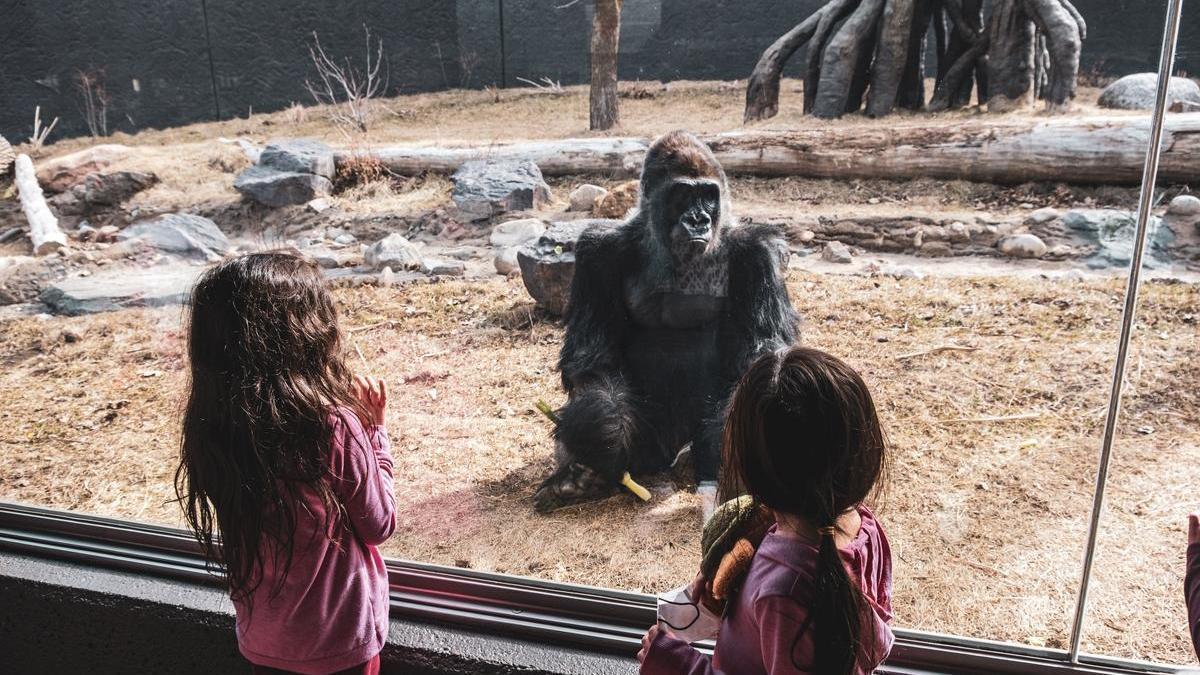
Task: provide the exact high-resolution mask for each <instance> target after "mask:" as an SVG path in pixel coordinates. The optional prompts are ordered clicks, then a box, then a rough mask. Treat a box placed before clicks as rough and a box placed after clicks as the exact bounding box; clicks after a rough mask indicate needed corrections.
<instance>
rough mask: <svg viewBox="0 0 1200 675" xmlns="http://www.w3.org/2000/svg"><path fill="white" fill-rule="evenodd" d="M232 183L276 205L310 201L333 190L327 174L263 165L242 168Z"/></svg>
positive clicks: (263, 200)
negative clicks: (319, 174)
mask: <svg viewBox="0 0 1200 675" xmlns="http://www.w3.org/2000/svg"><path fill="white" fill-rule="evenodd" d="M233 187H234V188H236V189H237V191H238V192H240V193H242V195H243V196H245V197H248V198H249V199H252V200H254V201H256V202H258V203H259V204H264V205H266V206H275V207H278V206H289V205H291V204H307V203H308V202H310V201H312V200H314V199H316V198H317V197H324V196H326V195H328V194H330V193H331V192H332V191H333V183H331V182H329V179H328V178H326V177H324V176H318V175H316V174H312V173H302V172H299V171H280V170H278V169H273V168H271V167H269V166H263V165H255V166H252V167H250V168H249V169H246V170H245V171H243V172H242V173H241V174H239V175H238V177H237V178H235V179H234V181H233Z"/></svg>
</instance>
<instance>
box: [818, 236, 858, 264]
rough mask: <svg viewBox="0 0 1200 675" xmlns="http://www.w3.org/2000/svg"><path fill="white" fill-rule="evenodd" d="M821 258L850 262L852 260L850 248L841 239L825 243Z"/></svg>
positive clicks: (844, 262)
mask: <svg viewBox="0 0 1200 675" xmlns="http://www.w3.org/2000/svg"><path fill="white" fill-rule="evenodd" d="M821 260H824V261H826V262H832V263H842V264H849V263H850V261H851V259H850V249H849V248H847V247H846V245H845V244H843V243H842V242H840V241H831V242H829V243H828V244H825V248H824V249H823V250H822V251H821Z"/></svg>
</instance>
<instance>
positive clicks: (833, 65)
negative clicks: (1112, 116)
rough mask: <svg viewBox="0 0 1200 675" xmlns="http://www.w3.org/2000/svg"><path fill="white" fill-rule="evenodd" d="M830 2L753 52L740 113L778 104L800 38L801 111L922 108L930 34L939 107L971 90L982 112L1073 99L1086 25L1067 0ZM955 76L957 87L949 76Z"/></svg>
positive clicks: (766, 112) (763, 113)
mask: <svg viewBox="0 0 1200 675" xmlns="http://www.w3.org/2000/svg"><path fill="white" fill-rule="evenodd" d="M983 5H984V2H983V0H828V2H827V3H826V4H825V5H824V6H823V7H821V9H819V10H817V12H815V13H814V14H812V15H811V16H809V17H808V18H807V19H805V20H804V22H803V23H801V24H800V25H798V26H796V27H795V28H793V29H792V30H791V31H789V32H788V33H786V34H785V35H783V37H781V38H779V39H778V40H776V41H775V42H774V43H773V44H772V45H771V46H770V47H769V48H767V50H766V51H765V52H763V54H762V56H761V57H760V58H759V61H758V64H757V65H756V66H755V68H754V72H753V73H752V74H751V76H750V80H749V84H748V85H747V88H746V110H745V115H744V119H745V121H747V122H749V121H752V120H759V119H766V118H768V117H771V116H773V115H775V114H776V113H777V112H778V110H779V79H780V77H781V76H782V72H783V67H784V63H785V62H786V61H787V59H788V58H789V57H790V56H791V55H792V54H794V53H795V51H796V50H797V49H799V48H800V46H801V45H803V44H805V43H806V42H807V45H808V55H807V57H806V60H805V68H804V112H805V113H811V114H813V115H815V116H817V117H837V116H840V115H842V114H844V113H846V112H856V111H858V110H859V109H860V108H861V106H862V101H863V98H864V96H865V97H866V101H867V110H866V112H867V114H868V115H869V116H871V117H881V116H883V115H886V114H888V113H889V112H891V111H892V110H893V109H894V108H896V107H900V108H906V109H910V110H919V109H921V108H922V107H924V105H925V86H924V59H925V47H926V44H927V43H928V41H929V33H930V32H931V31H932V33H933V38H934V40H935V43H934V50H933V51H934V53H935V54H936V56H937V78H936V85H935V91H936V92H937V107H938V108H939V109H945V108H961V107H963V106H966V105H968V104H970V102H971V94H972V91H973V90H974V91H977V92H978V96H977V100H978V101H979V102H980V103H981V104H982V103H987V104H988V109H989V110H994V111H1003V110H1008V109H1011V108H1014V107H1017V106H1022V105H1027V104H1029V103H1031V102H1032V100H1033V99H1034V98H1045V100H1046V101H1047V102H1048V105H1049V106H1050V107H1051V108H1056V107H1060V106H1063V105H1064V104H1066V103H1067V102H1068V101H1069V100H1070V99H1071V98H1073V97H1074V96H1075V81H1076V78H1077V76H1078V73H1079V51H1080V46H1081V43H1082V40H1083V39H1084V37H1085V34H1086V29H1087V26H1086V25H1085V23H1084V21H1083V17H1081V16H1080V15H1079V12H1078V10H1076V9H1075V7H1074V6H1073V5H1072V4H1071V2H1070V0H994V2H993V3H991V12H990V14H989V16H988V19H987V21H986V23H985V21H984V15H983ZM950 79H953V80H954V86H953V87H951V88H946V87H945V85H946V83H947V82H948V81H949V80H950Z"/></svg>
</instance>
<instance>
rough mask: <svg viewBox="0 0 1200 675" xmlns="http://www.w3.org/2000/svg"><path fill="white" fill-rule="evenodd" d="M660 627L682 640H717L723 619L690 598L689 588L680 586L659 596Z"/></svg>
mask: <svg viewBox="0 0 1200 675" xmlns="http://www.w3.org/2000/svg"><path fill="white" fill-rule="evenodd" d="M658 625H659V626H661V627H663V628H666V629H667V630H669V631H671V633H673V634H674V635H675V637H678V638H679V639H680V640H684V641H685V642H696V641H698V640H708V639H711V638H715V637H716V636H717V630H718V629H720V627H721V617H719V616H717V615H716V614H713V613H712V612H710V611H708V609H707V608H705V606H704V605H703V604H701V603H700V602H698V601H696V600H693V599H692V598H691V597H689V596H688V587H687V586H680V587H679V588H676V589H674V590H671V591H667V592H666V593H659V594H658Z"/></svg>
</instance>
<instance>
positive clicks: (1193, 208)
mask: <svg viewBox="0 0 1200 675" xmlns="http://www.w3.org/2000/svg"><path fill="white" fill-rule="evenodd" d="M1167 213H1169V214H1171V215H1173V216H1200V197H1195V196H1193V195H1179V196H1178V197H1176V198H1174V199H1172V200H1171V205H1170V206H1168V207H1167Z"/></svg>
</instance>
